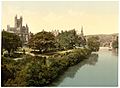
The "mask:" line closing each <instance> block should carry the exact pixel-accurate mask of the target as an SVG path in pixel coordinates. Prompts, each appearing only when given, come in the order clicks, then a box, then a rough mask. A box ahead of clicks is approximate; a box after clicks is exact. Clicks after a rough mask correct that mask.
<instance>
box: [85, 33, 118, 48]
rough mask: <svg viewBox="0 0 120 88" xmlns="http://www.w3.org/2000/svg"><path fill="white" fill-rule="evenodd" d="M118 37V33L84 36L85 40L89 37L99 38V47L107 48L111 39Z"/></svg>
mask: <svg viewBox="0 0 120 88" xmlns="http://www.w3.org/2000/svg"><path fill="white" fill-rule="evenodd" d="M118 35H119V34H118V33H113V34H96V35H86V38H89V37H91V36H98V37H99V38H100V46H109V44H110V42H112V41H113V39H114V38H115V37H116V36H118Z"/></svg>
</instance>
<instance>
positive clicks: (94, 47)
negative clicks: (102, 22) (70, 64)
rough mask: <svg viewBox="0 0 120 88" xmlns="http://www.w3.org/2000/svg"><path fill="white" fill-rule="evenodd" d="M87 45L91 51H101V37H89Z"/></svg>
mask: <svg viewBox="0 0 120 88" xmlns="http://www.w3.org/2000/svg"><path fill="white" fill-rule="evenodd" d="M87 45H88V47H89V48H90V49H91V51H95V52H96V51H99V47H100V42H99V37H97V36H93V37H89V38H88V39H87Z"/></svg>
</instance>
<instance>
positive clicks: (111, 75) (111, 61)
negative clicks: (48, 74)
mask: <svg viewBox="0 0 120 88" xmlns="http://www.w3.org/2000/svg"><path fill="white" fill-rule="evenodd" d="M117 85H118V55H117V52H115V51H114V50H112V51H109V50H108V48H103V47H101V48H100V50H99V52H97V53H95V52H94V53H92V54H91V56H90V57H89V59H85V60H84V61H82V62H80V63H79V64H77V65H75V66H72V67H70V68H69V69H68V70H67V71H66V72H65V73H64V74H63V75H61V76H60V77H59V78H58V79H57V80H55V82H53V83H52V86H59V87H81V86H86V87H88V86H117Z"/></svg>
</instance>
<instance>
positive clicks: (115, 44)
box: [112, 36, 118, 49]
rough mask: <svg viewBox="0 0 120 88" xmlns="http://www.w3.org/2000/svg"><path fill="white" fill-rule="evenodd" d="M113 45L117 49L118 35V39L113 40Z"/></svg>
mask: <svg viewBox="0 0 120 88" xmlns="http://www.w3.org/2000/svg"><path fill="white" fill-rule="evenodd" d="M112 47H113V48H114V49H115V48H118V36H117V38H116V40H114V41H113V42H112Z"/></svg>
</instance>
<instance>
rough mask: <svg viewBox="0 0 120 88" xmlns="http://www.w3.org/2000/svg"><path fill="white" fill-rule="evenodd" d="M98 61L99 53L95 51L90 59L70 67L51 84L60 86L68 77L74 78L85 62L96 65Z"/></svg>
mask: <svg viewBox="0 0 120 88" xmlns="http://www.w3.org/2000/svg"><path fill="white" fill-rule="evenodd" d="M96 62H98V54H96V53H93V54H91V56H90V57H89V58H88V59H85V60H84V61H82V62H80V63H79V64H77V65H75V66H72V67H70V68H69V69H68V70H67V71H66V72H65V73H64V74H63V75H61V76H60V77H59V78H58V79H56V80H55V81H54V82H53V83H52V84H51V85H50V86H58V85H59V84H60V83H61V82H62V81H63V80H64V79H65V78H67V77H70V78H74V76H75V74H76V73H77V71H78V70H79V69H80V68H81V67H82V66H84V65H85V64H88V65H93V66H94V65H95V64H96Z"/></svg>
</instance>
